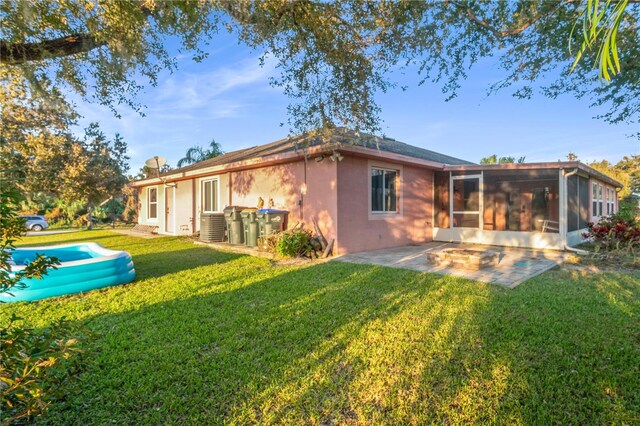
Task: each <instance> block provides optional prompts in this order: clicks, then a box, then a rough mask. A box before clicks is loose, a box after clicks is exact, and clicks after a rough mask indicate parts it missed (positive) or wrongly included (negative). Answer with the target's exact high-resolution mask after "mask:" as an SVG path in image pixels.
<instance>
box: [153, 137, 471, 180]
mask: <svg viewBox="0 0 640 426" xmlns="http://www.w3.org/2000/svg"><path fill="white" fill-rule="evenodd" d="M322 144H326V145H327V147H328V148H339V146H340V145H346V146H349V145H350V146H360V147H364V148H369V149H373V150H377V151H386V152H391V153H394V154H401V155H406V156H408V157H413V158H419V159H421V160H428V161H434V162H436V163H442V164H449V165H464V164H474V163H471V162H469V161H465V160H461V159H459V158H455V157H451V156H449V155H444V154H440V153H438V152H434V151H430V150H428V149H424V148H420V147H417V146H413V145H409V144H406V143H404V142H399V141H397V140H395V139H390V138H386V137H385V138H380V137H377V136H373V135H369V134H358V133H356V132H354V131H351V130H347V129H343V128H338V129H334V130H332V131H331V132H330V133H324V134H319V133H318V134H303V135H297V136H291V137H288V138H285V139H281V140H279V141H276V142H271V143H268V144H265V145H259V146H254V147H251V148H246V149H240V150H238V151H232V152H229V153H227V154H223V155H220V156H218V157H214V158H210V159H208V160H204V161H200V162H198V163H194V164H191V165H188V166H185V167H181V168H179V169H174V170H171V171H169V172H167V173H164V174H163V175H171V174H175V173H182V172H188V171H192V170H198V169H204V168H208V167H213V166H219V165H222V164H227V163H234V162H237V161H245V160H250V159H254V158H260V157H266V156H269V155H276V154H282V153H285V152H290V151H295V150H300V152H301V154H302V152H303V150H304V148H306V147H312V146H319V145H322Z"/></svg>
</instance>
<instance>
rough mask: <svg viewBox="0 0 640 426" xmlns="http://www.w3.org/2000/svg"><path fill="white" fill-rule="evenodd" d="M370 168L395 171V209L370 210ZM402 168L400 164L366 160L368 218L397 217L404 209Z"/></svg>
mask: <svg viewBox="0 0 640 426" xmlns="http://www.w3.org/2000/svg"><path fill="white" fill-rule="evenodd" d="M372 169H380V170H388V171H393V172H396V211H395V212H391V211H389V212H387V211H372V210H371V202H372V200H371V172H372ZM403 186H404V168H403V167H402V165H400V164H394V163H385V162H381V161H375V160H369V161H368V162H367V212H368V217H369V220H385V219H399V218H402V216H403V211H404V196H403V195H404V191H403Z"/></svg>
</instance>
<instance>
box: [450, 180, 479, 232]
mask: <svg viewBox="0 0 640 426" xmlns="http://www.w3.org/2000/svg"><path fill="white" fill-rule="evenodd" d="M453 226H454V227H456V228H478V227H480V178H476V177H474V178H454V179H453Z"/></svg>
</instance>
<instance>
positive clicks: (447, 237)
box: [433, 227, 564, 250]
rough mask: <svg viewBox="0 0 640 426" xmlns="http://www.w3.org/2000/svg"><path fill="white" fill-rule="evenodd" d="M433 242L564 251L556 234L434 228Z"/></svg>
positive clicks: (562, 243)
mask: <svg viewBox="0 0 640 426" xmlns="http://www.w3.org/2000/svg"><path fill="white" fill-rule="evenodd" d="M433 241H445V242H451V243H469V244H471V243H473V244H488V245H495V246H505V247H526V248H536V249H553V250H563V249H564V241H563V239H562V236H561V234H559V233H555V232H529V231H490V230H484V229H476V228H436V227H434V228H433Z"/></svg>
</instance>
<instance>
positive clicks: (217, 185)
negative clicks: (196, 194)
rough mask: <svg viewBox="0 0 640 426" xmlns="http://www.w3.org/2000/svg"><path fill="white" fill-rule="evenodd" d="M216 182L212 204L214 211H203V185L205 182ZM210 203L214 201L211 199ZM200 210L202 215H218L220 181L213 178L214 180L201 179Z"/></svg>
mask: <svg viewBox="0 0 640 426" xmlns="http://www.w3.org/2000/svg"><path fill="white" fill-rule="evenodd" d="M214 181H215V182H216V191H215V194H212V195H215V202H214V203H213V204H214V205H215V208H216V210H205V203H204V193H205V189H204V187H205V184H206V183H207V182H214ZM212 201H214V200H213V199H212ZM200 210H201V211H202V213H220V212H221V210H220V179H219V178H217V177H215V178H208V179H202V180H201V181H200Z"/></svg>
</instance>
